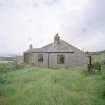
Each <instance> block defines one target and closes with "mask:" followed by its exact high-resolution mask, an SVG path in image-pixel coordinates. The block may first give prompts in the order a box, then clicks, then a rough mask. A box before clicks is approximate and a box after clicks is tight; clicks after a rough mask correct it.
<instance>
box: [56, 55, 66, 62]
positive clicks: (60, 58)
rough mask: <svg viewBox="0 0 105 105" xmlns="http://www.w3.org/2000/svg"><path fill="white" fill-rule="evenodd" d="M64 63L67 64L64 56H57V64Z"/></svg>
mask: <svg viewBox="0 0 105 105" xmlns="http://www.w3.org/2000/svg"><path fill="white" fill-rule="evenodd" d="M64 62H65V57H64V55H58V56H57V64H64Z"/></svg>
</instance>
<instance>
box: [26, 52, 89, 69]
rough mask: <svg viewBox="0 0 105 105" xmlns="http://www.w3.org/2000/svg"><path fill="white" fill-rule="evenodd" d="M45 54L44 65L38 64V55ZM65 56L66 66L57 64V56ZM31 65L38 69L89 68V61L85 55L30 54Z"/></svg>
mask: <svg viewBox="0 0 105 105" xmlns="http://www.w3.org/2000/svg"><path fill="white" fill-rule="evenodd" d="M39 54H43V63H39V62H38V55H39ZM60 54H62V55H64V56H65V63H64V64H57V55H60ZM28 59H29V63H30V64H32V65H34V66H38V67H50V68H70V67H75V66H80V67H82V68H84V69H86V68H87V64H88V60H87V57H85V55H84V54H83V53H30V56H29V58H28Z"/></svg>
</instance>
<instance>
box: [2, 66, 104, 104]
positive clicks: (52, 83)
mask: <svg viewBox="0 0 105 105" xmlns="http://www.w3.org/2000/svg"><path fill="white" fill-rule="evenodd" d="M104 68H105V67H103V72H104ZM104 78H105V75H103V73H102V74H94V75H90V74H88V73H86V72H84V71H83V70H81V69H79V68H72V69H47V68H34V67H29V66H27V67H24V68H22V69H19V70H15V71H14V70H10V71H9V72H5V73H1V74H0V105H105V98H104V94H103V93H104V84H105V80H104Z"/></svg>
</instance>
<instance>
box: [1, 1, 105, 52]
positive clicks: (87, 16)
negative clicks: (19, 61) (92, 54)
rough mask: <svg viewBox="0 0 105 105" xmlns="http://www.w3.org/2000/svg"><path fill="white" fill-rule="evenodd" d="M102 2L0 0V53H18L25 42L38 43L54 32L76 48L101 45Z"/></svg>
mask: <svg viewBox="0 0 105 105" xmlns="http://www.w3.org/2000/svg"><path fill="white" fill-rule="evenodd" d="M104 5H105V1H104V0H0V53H5V52H7V49H8V52H9V53H22V52H23V51H24V50H26V49H27V48H28V45H29V43H32V44H33V45H34V47H41V46H43V45H45V44H48V43H50V42H51V41H53V37H54V35H55V33H57V32H59V33H60V35H61V38H63V39H64V40H66V41H67V42H69V43H71V44H73V45H75V46H77V47H79V48H80V49H83V48H85V49H86V50H89V51H93V50H94V51H96V50H102V49H105V47H104V46H103V45H104V41H105V37H104V34H105V31H104V27H105V13H104V10H105V7H104ZM30 39H31V40H30Z"/></svg>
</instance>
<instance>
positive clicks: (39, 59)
mask: <svg viewBox="0 0 105 105" xmlns="http://www.w3.org/2000/svg"><path fill="white" fill-rule="evenodd" d="M38 63H43V54H38Z"/></svg>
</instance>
